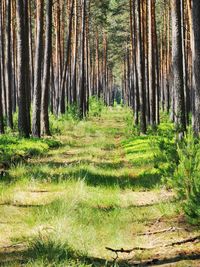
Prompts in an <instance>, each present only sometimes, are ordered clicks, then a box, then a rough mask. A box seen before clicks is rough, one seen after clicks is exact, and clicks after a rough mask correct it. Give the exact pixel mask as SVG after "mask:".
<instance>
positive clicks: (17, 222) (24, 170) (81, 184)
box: [0, 107, 200, 267]
mask: <svg viewBox="0 0 200 267" xmlns="http://www.w3.org/2000/svg"><path fill="white" fill-rule="evenodd" d="M131 121H132V116H131V113H130V111H128V110H127V109H125V108H124V109H122V108H120V107H118V108H114V109H106V110H105V111H104V112H103V114H102V116H101V117H92V118H90V119H88V120H86V121H83V122H68V123H66V126H65V135H62V136H59V137H57V139H59V141H61V142H62V146H60V147H59V148H55V149H51V150H49V152H48V153H46V155H43V156H38V157H34V158H31V159H28V160H27V162H24V163H20V164H18V165H16V166H12V167H11V168H10V170H9V171H8V174H7V175H8V176H9V181H1V184H0V266H37V267H39V266H63V267H64V266H70V267H72V266H82V267H85V266H154V265H156V266H200V244H199V243H197V242H190V243H186V244H182V245H174V246H169V247H164V246H165V245H167V244H170V243H172V242H176V241H181V240H184V239H187V238H190V237H194V236H196V235H198V233H199V230H198V228H195V227H192V226H190V225H188V224H187V222H186V220H185V218H184V216H183V215H182V214H181V212H180V211H179V203H177V201H176V200H175V197H174V193H173V192H172V191H170V190H167V189H166V188H165V187H164V186H163V184H162V182H161V175H160V174H159V172H158V171H157V170H156V169H155V168H154V154H155V152H156V147H155V146H154V142H155V140H154V138H153V139H150V138H149V137H148V136H134V135H133V136H131V132H132V128H131V125H132V122H131ZM106 247H110V248H113V249H121V248H123V249H131V248H134V247H143V248H151V249H149V250H134V251H133V252H131V253H127V254H126V253H117V254H116V253H114V252H112V251H110V250H107V249H106ZM116 257H117V259H116V261H115V260H113V258H116Z"/></svg>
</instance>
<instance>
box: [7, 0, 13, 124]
mask: <svg viewBox="0 0 200 267" xmlns="http://www.w3.org/2000/svg"><path fill="white" fill-rule="evenodd" d="M10 22H11V0H6V105H7V125H8V126H9V127H10V128H11V129H12V128H13V116H12V56H11V55H12V49H11V23H10Z"/></svg>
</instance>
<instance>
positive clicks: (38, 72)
mask: <svg viewBox="0 0 200 267" xmlns="http://www.w3.org/2000/svg"><path fill="white" fill-rule="evenodd" d="M19 1H20V0H19ZM43 10H44V0H37V40H36V52H35V70H34V93H33V118H32V135H33V136H34V137H40V135H41V124H40V119H41V78H42V63H43V62H42V55H43V44H42V39H43Z"/></svg>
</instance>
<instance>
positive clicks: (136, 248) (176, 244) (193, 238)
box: [106, 236, 200, 257]
mask: <svg viewBox="0 0 200 267" xmlns="http://www.w3.org/2000/svg"><path fill="white" fill-rule="evenodd" d="M195 241H200V236H195V237H192V238H187V239H184V240H180V241H176V242H172V243H169V244H164V245H160V246H154V247H149V248H147V247H134V248H132V249H124V248H121V249H113V248H109V247H106V249H107V250H109V251H111V252H114V253H116V255H117V257H118V253H127V254H130V253H131V252H133V251H136V250H140V251H145V250H154V249H158V248H166V247H173V246H178V245H183V244H186V243H193V242H195Z"/></svg>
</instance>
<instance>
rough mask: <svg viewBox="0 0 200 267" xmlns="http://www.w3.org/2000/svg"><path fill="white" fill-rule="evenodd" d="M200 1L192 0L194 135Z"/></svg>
mask: <svg viewBox="0 0 200 267" xmlns="http://www.w3.org/2000/svg"><path fill="white" fill-rule="evenodd" d="M199 16H200V1H199V0H193V5H192V24H193V87H194V99H195V101H194V103H193V104H194V111H193V128H194V132H195V134H196V135H199V133H200V23H199Z"/></svg>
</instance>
